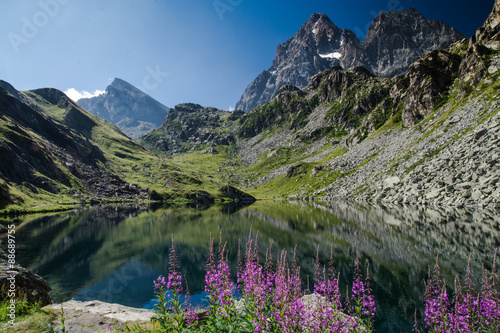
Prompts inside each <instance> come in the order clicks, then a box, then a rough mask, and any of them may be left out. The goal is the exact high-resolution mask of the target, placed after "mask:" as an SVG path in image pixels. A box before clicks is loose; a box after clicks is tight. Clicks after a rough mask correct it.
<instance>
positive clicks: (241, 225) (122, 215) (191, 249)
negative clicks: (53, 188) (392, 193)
mask: <svg viewBox="0 0 500 333" xmlns="http://www.w3.org/2000/svg"><path fill="white" fill-rule="evenodd" d="M250 230H252V233H253V234H254V235H255V234H256V233H258V244H259V251H260V253H261V257H262V261H264V260H265V254H266V250H267V249H268V248H270V249H271V252H272V254H273V255H274V256H277V254H278V253H279V252H280V251H281V250H286V251H287V252H288V256H289V257H290V260H291V258H292V255H293V252H294V249H295V251H296V259H297V262H298V265H299V266H300V267H301V274H302V277H303V287H304V288H306V287H307V281H308V280H309V281H310V282H309V283H310V286H309V288H310V289H312V281H313V276H314V264H315V258H316V252H317V249H318V246H319V258H320V261H321V262H322V263H323V264H328V262H329V259H330V253H331V251H332V249H333V258H334V265H335V269H336V271H337V272H338V273H339V274H340V290H341V291H342V293H343V294H344V295H345V292H346V289H347V288H351V285H352V278H353V273H354V264H355V260H356V252H357V251H358V252H359V256H360V262H361V265H362V271H363V274H364V275H366V264H368V263H369V269H370V287H371V288H372V290H373V294H374V296H375V301H376V307H377V312H376V317H375V323H376V331H377V332H411V331H412V327H413V324H414V317H415V309H417V318H419V320H421V319H422V317H423V308H424V289H425V281H426V279H427V277H428V271H429V267H431V269H432V267H433V266H434V264H435V261H436V256H437V254H438V252H439V263H440V267H441V271H442V273H443V275H444V277H445V278H446V281H447V284H448V286H449V288H450V290H451V291H452V290H453V282H454V279H455V275H457V274H459V275H460V277H461V278H462V280H463V278H464V276H465V272H466V268H467V263H468V259H469V256H470V257H471V266H472V272H473V276H474V278H475V281H476V286H478V288H479V287H480V282H481V276H482V269H483V267H484V268H485V269H491V266H492V262H493V256H494V252H495V248H497V247H498V246H499V245H500V215H499V214H498V212H496V211H489V210H485V209H482V210H481V209H471V210H469V209H454V208H436V207H432V208H429V207H427V208H419V209H417V208H412V207H381V206H367V205H360V204H353V203H345V202H337V203H322V202H288V201H258V202H256V203H254V204H252V205H248V206H238V205H237V204H233V205H228V206H211V207H175V208H172V207H161V206H160V207H154V206H151V207H140V206H94V207H83V208H80V209H76V210H74V211H71V212H66V213H58V214H51V215H38V216H26V217H23V218H21V220H20V221H19V224H18V225H17V227H16V246H17V261H18V262H19V263H20V264H21V265H22V266H24V267H26V268H27V269H29V270H31V271H32V272H34V273H37V274H38V275H40V276H42V277H43V278H44V279H46V281H47V282H48V283H49V285H50V286H51V287H52V291H51V297H52V299H53V301H54V302H55V303H60V302H64V301H68V300H70V299H75V300H79V301H89V300H100V301H103V302H110V303H119V304H123V305H126V306H131V307H138V308H153V306H154V304H155V296H154V293H153V280H155V279H156V278H157V277H158V276H159V275H165V276H166V275H168V267H169V261H168V258H169V250H170V247H171V235H173V236H174V239H175V249H176V252H177V255H178V257H179V259H180V270H181V273H182V274H183V275H184V276H185V277H186V279H187V282H188V284H189V289H190V291H191V294H192V300H193V302H194V303H195V304H197V305H200V306H203V305H204V302H205V294H204V292H203V290H204V276H205V267H206V261H207V258H208V253H209V239H210V234H212V235H213V236H214V238H215V247H216V246H217V244H218V242H219V235H221V236H222V240H223V242H227V249H228V251H229V252H228V259H229V263H230V267H231V271H232V274H233V276H236V266H237V255H238V247H239V246H241V250H242V253H244V250H245V244H246V242H247V240H248V237H249V232H250ZM239 244H241V245H239Z"/></svg>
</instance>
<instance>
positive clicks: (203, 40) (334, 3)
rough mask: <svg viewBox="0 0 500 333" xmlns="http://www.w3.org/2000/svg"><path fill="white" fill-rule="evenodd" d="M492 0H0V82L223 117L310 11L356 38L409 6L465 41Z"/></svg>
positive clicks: (491, 3) (482, 17)
mask: <svg viewBox="0 0 500 333" xmlns="http://www.w3.org/2000/svg"><path fill="white" fill-rule="evenodd" d="M493 4H494V0H475V1H471V0H380V1H379V0H342V1H340V0H85V1H83V0H33V1H29V0H0V79H3V80H5V81H8V82H10V83H11V84H13V85H14V87H16V88H17V89H18V90H28V89H36V88H41V87H54V88H58V89H61V90H63V91H67V90H68V89H70V88H72V89H75V90H76V91H79V92H84V91H87V92H91V93H94V92H95V91H96V90H104V89H105V88H106V86H108V85H109V84H110V83H111V81H112V80H113V79H114V78H115V77H119V78H121V79H123V80H125V81H127V82H129V83H131V84H132V85H134V86H136V87H139V88H141V89H142V90H144V91H145V92H147V93H148V94H150V95H151V96H152V97H154V98H155V99H157V100H158V101H160V102H161V103H163V104H165V105H166V106H169V107H173V106H175V105H176V104H179V103H184V102H192V103H199V104H202V105H204V106H214V107H218V108H222V109H229V108H230V107H232V106H234V105H235V104H236V102H237V101H238V100H239V98H240V96H241V94H242V93H243V91H244V89H245V88H246V86H247V85H248V84H249V83H250V82H251V81H252V80H253V79H254V78H255V77H256V76H257V75H258V74H259V73H260V72H262V71H263V70H265V69H267V68H269V66H270V65H271V63H272V61H273V59H274V58H275V52H276V46H277V45H278V44H280V43H283V42H285V41H286V40H287V39H288V38H289V37H291V36H293V34H294V33H295V32H296V31H297V30H298V29H299V28H300V27H301V25H302V24H303V23H305V22H306V21H307V19H308V18H309V17H310V16H311V14H312V13H314V12H318V13H325V14H327V15H328V16H329V17H330V19H331V20H332V21H333V22H334V23H335V24H336V25H337V26H338V27H339V28H347V29H351V30H353V31H354V32H355V33H356V34H357V35H358V37H360V39H361V40H362V39H363V38H364V34H366V31H367V29H368V27H369V25H370V23H371V21H372V20H373V18H374V15H377V14H378V13H379V12H380V11H382V10H383V11H388V10H391V9H396V10H402V9H406V8H408V7H413V8H416V9H417V10H419V11H420V12H421V13H422V14H423V15H424V16H426V17H427V18H431V19H438V20H442V21H445V22H446V23H448V24H450V25H452V26H454V27H455V28H457V29H458V30H459V31H461V32H463V33H464V34H465V35H466V36H468V37H469V36H471V35H472V34H474V32H475V30H476V29H477V28H478V27H479V26H481V25H482V23H483V22H484V21H485V19H486V17H487V16H488V14H489V13H490V11H491V9H492V8H493Z"/></svg>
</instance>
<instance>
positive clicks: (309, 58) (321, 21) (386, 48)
mask: <svg viewBox="0 0 500 333" xmlns="http://www.w3.org/2000/svg"><path fill="white" fill-rule="evenodd" d="M464 37H465V36H464V35H463V34H461V33H460V32H458V31H457V30H455V29H454V28H452V27H450V26H448V25H447V24H446V23H444V22H440V21H434V20H428V19H426V18H425V17H423V16H422V15H421V14H420V13H419V12H418V11H417V10H415V9H407V10H405V11H402V12H397V11H391V12H389V13H384V12H382V13H381V14H380V15H379V16H378V17H377V18H375V20H374V21H373V23H372V25H371V27H370V29H369V31H368V34H367V37H366V39H365V40H364V41H363V42H362V43H360V41H359V39H358V37H357V36H356V35H355V34H354V32H352V31H350V30H347V29H344V30H341V29H339V28H338V27H337V26H336V25H335V24H333V23H332V22H331V21H330V19H329V18H328V17H327V16H326V15H324V14H313V15H312V16H311V18H310V19H309V20H308V21H307V22H306V23H305V24H304V25H303V26H302V27H301V28H300V30H299V31H298V32H297V33H296V34H295V35H294V37H292V38H290V39H289V40H288V41H287V42H286V43H284V44H282V45H279V46H278V49H277V52H276V59H275V60H274V61H273V64H272V66H271V67H270V68H269V69H268V70H267V71H264V72H262V73H261V74H260V75H259V76H258V77H257V78H256V79H255V80H254V81H253V82H252V83H251V84H250V85H249V86H248V87H247V89H246V90H245V92H244V93H243V95H242V97H241V99H240V101H239V102H238V103H237V104H236V109H238V110H243V111H250V110H251V109H253V108H254V107H255V106H258V105H263V104H265V103H267V102H269V101H270V100H271V99H272V98H273V97H274V96H275V95H276V93H277V92H278V90H279V89H280V88H281V87H282V86H283V85H287V84H289V85H295V86H297V87H300V88H304V87H305V86H307V83H308V81H309V79H310V78H311V77H312V76H313V75H315V74H317V73H319V72H321V71H324V70H326V69H328V68H331V67H334V66H342V67H343V68H352V67H357V66H364V67H366V68H368V69H369V70H371V71H372V72H374V73H377V74H379V75H381V76H385V77H393V76H395V75H397V74H402V73H405V72H406V71H407V70H408V68H409V66H410V64H412V63H413V62H414V61H416V60H418V59H419V58H420V57H421V56H422V55H423V54H424V53H425V52H427V51H430V50H433V49H441V48H446V47H448V46H449V45H450V44H451V43H453V42H455V41H458V40H460V39H463V38H464Z"/></svg>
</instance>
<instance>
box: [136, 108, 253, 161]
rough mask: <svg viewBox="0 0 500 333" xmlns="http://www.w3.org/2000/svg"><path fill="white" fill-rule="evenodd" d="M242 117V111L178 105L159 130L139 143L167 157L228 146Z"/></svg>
mask: <svg viewBox="0 0 500 333" xmlns="http://www.w3.org/2000/svg"><path fill="white" fill-rule="evenodd" d="M243 115H244V114H243V112H241V111H235V112H233V113H231V112H228V111H224V110H219V109H216V108H212V107H203V106H201V105H198V104H192V103H186V104H179V105H177V106H175V107H174V108H173V109H171V110H170V112H169V113H168V115H167V117H165V121H164V122H163V124H162V125H161V126H160V127H159V128H158V129H156V130H155V131H152V132H150V133H147V134H145V135H144V136H142V137H141V138H140V142H141V143H142V144H144V145H145V146H147V147H149V148H153V149H157V150H160V151H163V152H168V153H170V154H176V153H180V152H186V151H188V150H190V149H192V148H195V147H199V148H201V147H204V146H207V145H229V144H231V143H235V141H236V139H235V136H234V134H233V132H234V128H235V126H236V124H237V123H238V119H239V118H240V117H242V116H243ZM211 153H215V152H214V151H213V150H212V152H211Z"/></svg>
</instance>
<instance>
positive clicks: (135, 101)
mask: <svg viewBox="0 0 500 333" xmlns="http://www.w3.org/2000/svg"><path fill="white" fill-rule="evenodd" d="M78 104H79V105H80V106H82V107H83V108H84V109H86V110H87V111H89V112H90V113H93V114H95V115H96V116H99V117H101V118H103V119H105V120H107V121H109V122H111V123H113V124H115V125H116V126H118V128H120V129H121V130H122V131H123V132H124V133H125V134H127V135H128V136H129V137H131V138H132V139H134V140H136V139H138V138H139V137H140V136H141V135H142V134H144V133H145V132H147V131H149V130H151V129H155V128H157V127H158V126H160V125H161V124H162V123H163V120H164V119H165V116H166V115H167V113H168V111H169V108H168V107H166V106H164V105H163V104H161V103H159V102H158V101H156V100H155V99H153V98H152V97H151V96H149V95H148V94H146V93H144V92H142V91H141V90H139V89H138V88H136V87H134V86H133V85H131V84H130V83H128V82H127V81H125V80H122V79H120V78H115V79H114V80H113V82H111V84H110V85H109V86H107V87H106V94H102V95H99V96H96V97H92V98H82V99H80V100H78Z"/></svg>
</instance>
